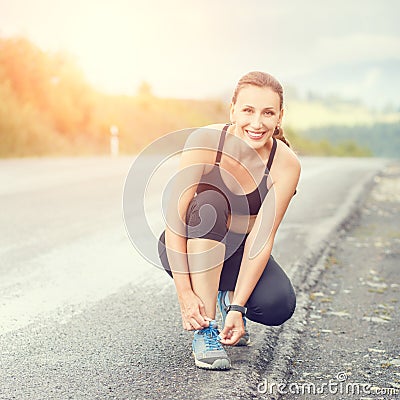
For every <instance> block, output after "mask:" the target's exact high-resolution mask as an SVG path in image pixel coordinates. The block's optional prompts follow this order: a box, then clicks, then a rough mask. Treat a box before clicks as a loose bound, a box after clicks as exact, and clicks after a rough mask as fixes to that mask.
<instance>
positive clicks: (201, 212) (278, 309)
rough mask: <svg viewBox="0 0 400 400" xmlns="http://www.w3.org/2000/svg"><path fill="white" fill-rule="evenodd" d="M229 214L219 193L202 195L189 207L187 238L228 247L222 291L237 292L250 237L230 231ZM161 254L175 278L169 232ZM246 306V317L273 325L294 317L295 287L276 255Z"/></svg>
mask: <svg viewBox="0 0 400 400" xmlns="http://www.w3.org/2000/svg"><path fill="white" fill-rule="evenodd" d="M203 206H206V207H203ZM210 207H212V208H213V209H214V210H215V212H213V211H212V209H211V208H210ZM228 212H229V210H228V204H227V202H226V200H225V198H224V197H223V196H222V195H220V194H219V193H218V192H216V191H211V190H208V191H205V192H201V193H199V194H198V195H197V196H195V197H194V198H193V199H192V201H191V203H190V204H189V207H188V211H187V214H186V224H187V231H186V232H187V238H205V239H213V240H217V241H219V242H222V243H224V244H225V249H226V250H225V254H226V257H227V258H226V259H225V261H224V264H223V267H222V272H221V277H220V281H219V290H231V291H233V290H235V285H236V280H237V277H238V274H239V269H240V264H241V261H242V257H243V251H244V245H245V241H246V238H247V236H248V234H244V235H241V234H238V233H234V232H232V231H228V230H227V226H226V223H227V218H228ZM158 254H159V257H160V260H161V263H162V265H163V267H164V269H165V270H166V272H167V273H168V274H169V275H170V276H171V277H172V273H171V270H170V266H169V263H168V258H167V252H166V249H165V231H164V232H162V234H161V236H160V238H159V242H158ZM246 307H247V313H246V317H248V318H249V319H250V320H252V321H254V322H258V323H261V324H264V325H269V326H273V325H281V324H282V323H284V322H285V321H287V320H288V319H289V318H290V317H291V316H292V315H293V312H294V310H295V308H296V295H295V292H294V289H293V286H292V284H291V282H290V279H289V278H288V276H287V275H286V274H285V272H284V271H283V269H282V268H281V267H280V266H279V264H278V263H277V262H276V261H275V259H274V258H273V257H272V255H271V256H270V258H269V260H268V263H267V265H266V267H265V268H264V272H263V273H262V275H261V277H260V279H259V281H258V282H257V284H256V286H255V288H254V290H253V292H252V294H251V295H250V298H249V299H248V301H247V304H246Z"/></svg>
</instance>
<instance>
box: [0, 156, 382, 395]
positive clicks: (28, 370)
mask: <svg viewBox="0 0 400 400" xmlns="http://www.w3.org/2000/svg"><path fill="white" fill-rule="evenodd" d="M132 161H133V158H128V157H118V158H75V159H68V158H65V159H24V160H2V161H0V182H1V186H0V205H1V212H0V226H1V241H0V278H1V279H0V351H1V358H0V398H1V399H30V400H34V399H156V398H157V399H170V398H171V399H172V398H174V399H184V398H191V397H196V398H200V399H203V398H204V399H205V398H207V399H210V398H211V399H213V398H223V399H224V398H226V399H230V398H251V392H252V391H251V388H252V386H253V385H254V383H255V382H256V381H257V380H256V379H257V374H258V373H259V371H260V370H262V369H263V364H264V363H265V362H266V360H265V359H264V358H263V354H264V352H263V351H264V348H265V346H266V335H267V334H268V332H269V331H268V330H264V327H261V326H259V325H257V324H250V333H251V335H252V339H253V346H252V347H250V348H245V349H238V348H232V349H230V348H229V349H228V351H229V353H230V355H231V357H232V361H233V366H234V368H233V369H232V370H230V371H227V372H222V373H221V372H217V373H215V372H209V371H203V370H199V369H197V368H195V367H194V363H193V360H192V358H191V352H190V345H191V333H188V332H184V331H183V330H182V328H181V321H180V315H179V309H178V305H177V302H176V296H175V290H174V286H173V282H172V280H171V279H169V277H168V276H167V275H166V274H165V272H163V271H160V270H159V269H158V268H155V267H154V266H153V265H151V264H150V263H149V262H147V261H146V260H145V259H144V258H143V257H142V256H141V255H140V254H139V253H138V252H137V251H136V250H135V248H134V246H133V245H132V243H131V242H130V240H129V238H128V234H127V232H126V229H125V225H124V220H123V212H122V196H123V187H124V181H125V178H126V176H127V173H128V170H129V168H130V165H131V163H132ZM385 163H386V161H385V160H381V159H338V158H329V159H326V158H303V159H302V177H301V181H300V184H299V188H298V193H297V195H296V196H295V197H294V199H293V201H292V204H291V205H290V208H289V210H288V213H287V215H286V217H285V219H284V221H283V223H282V225H281V227H280V231H279V234H278V237H277V239H276V243H275V247H274V250H273V254H274V256H275V258H276V259H277V260H278V262H279V263H280V264H281V265H282V266H283V267H284V268H285V270H286V272H287V273H288V275H289V276H291V274H292V273H294V270H293V269H292V266H293V265H294V264H295V262H296V260H297V259H299V258H300V257H302V256H304V255H305V254H306V253H307V251H308V249H310V248H313V247H315V245H316V244H318V243H319V242H321V240H322V239H323V238H324V237H325V236H327V235H328V234H329V233H330V232H331V231H332V229H333V228H334V227H335V226H336V224H337V223H338V221H340V219H341V218H343V216H344V215H345V214H346V212H347V211H348V210H349V208H350V207H351V206H352V204H353V203H354V201H355V199H356V198H357V196H359V195H360V193H361V192H362V190H363V188H364V186H365V184H366V182H369V181H370V179H371V177H372V176H373V175H374V174H375V173H376V172H377V171H379V170H380V169H382V167H383V166H384V165H385ZM163 179H164V181H165V180H166V179H167V177H163ZM155 193H156V192H155V191H154V189H152V191H151V192H150V194H149V196H148V198H147V202H148V204H149V209H148V210H147V211H148V217H149V220H150V222H149V224H150V225H151V227H152V229H153V231H154V234H155V235H156V234H158V233H160V232H161V229H162V228H163V221H162V217H161V212H159V210H160V204H159V201H158V197H157V196H155ZM138 229H140V226H138ZM146 251H148V250H146ZM154 251H155V250H154ZM278 329H279V328H278ZM268 346H270V347H271V344H270V343H269V344H268ZM253 392H254V391H253Z"/></svg>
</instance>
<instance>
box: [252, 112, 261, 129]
mask: <svg viewBox="0 0 400 400" xmlns="http://www.w3.org/2000/svg"><path fill="white" fill-rule="evenodd" d="M251 127H252V128H254V129H260V128H262V119H261V115H255V116H254V117H253V119H252V121H251Z"/></svg>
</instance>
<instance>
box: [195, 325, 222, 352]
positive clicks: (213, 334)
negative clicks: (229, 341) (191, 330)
mask: <svg viewBox="0 0 400 400" xmlns="http://www.w3.org/2000/svg"><path fill="white" fill-rule="evenodd" d="M199 333H200V334H201V335H204V342H205V344H206V346H207V350H221V349H222V345H221V343H220V342H219V341H218V334H219V332H218V329H215V328H212V327H208V328H204V329H202V330H201V331H199Z"/></svg>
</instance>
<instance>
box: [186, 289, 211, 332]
mask: <svg viewBox="0 0 400 400" xmlns="http://www.w3.org/2000/svg"><path fill="white" fill-rule="evenodd" d="M179 304H180V306H181V315H182V325H183V329H185V330H187V331H192V330H195V329H196V330H197V329H203V328H206V327H208V325H209V322H208V321H211V318H208V317H207V315H206V311H205V307H204V304H203V302H202V301H201V300H200V298H199V297H198V296H197V295H196V294H195V293H194V292H193V291H188V292H185V293H181V294H180V295H179Z"/></svg>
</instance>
